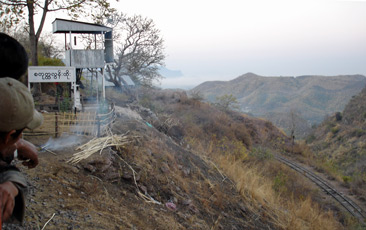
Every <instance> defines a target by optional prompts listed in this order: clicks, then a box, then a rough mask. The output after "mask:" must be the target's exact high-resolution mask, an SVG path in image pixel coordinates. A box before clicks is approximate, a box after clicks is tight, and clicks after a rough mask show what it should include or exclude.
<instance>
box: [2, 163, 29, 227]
mask: <svg viewBox="0 0 366 230" xmlns="http://www.w3.org/2000/svg"><path fill="white" fill-rule="evenodd" d="M6 181H11V182H13V183H14V184H15V186H16V187H17V188H18V195H17V196H16V197H15V205H14V210H13V214H12V216H11V218H10V220H9V222H13V221H14V219H15V220H17V221H19V222H20V223H23V220H24V214H25V194H26V192H27V181H26V180H25V177H24V176H23V174H22V173H21V172H20V171H19V170H18V169H17V168H16V167H14V166H11V165H9V164H7V163H5V162H3V161H0V184H2V183H4V182H6ZM7 222H8V221H7Z"/></svg>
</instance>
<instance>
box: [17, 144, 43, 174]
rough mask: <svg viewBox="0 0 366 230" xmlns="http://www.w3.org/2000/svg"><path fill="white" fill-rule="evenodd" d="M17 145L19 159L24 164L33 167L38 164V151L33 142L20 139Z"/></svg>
mask: <svg viewBox="0 0 366 230" xmlns="http://www.w3.org/2000/svg"><path fill="white" fill-rule="evenodd" d="M15 146H16V149H17V150H18V159H19V160H22V161H23V163H22V164H23V165H24V166H27V167H28V168H30V169H31V168H34V167H36V166H37V165H38V151H37V148H36V147H35V146H34V145H33V144H32V143H30V142H28V141H26V140H24V139H20V140H19V141H17V143H15Z"/></svg>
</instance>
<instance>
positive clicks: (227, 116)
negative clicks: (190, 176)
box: [140, 90, 344, 229]
mask: <svg viewBox="0 0 366 230" xmlns="http://www.w3.org/2000/svg"><path fill="white" fill-rule="evenodd" d="M140 98H150V100H149V103H148V104H147V101H146V100H143V101H142V102H143V104H144V106H148V107H149V108H150V109H151V110H152V111H154V112H155V113H156V114H157V117H156V118H151V117H147V118H150V121H149V122H150V123H151V124H153V125H154V126H155V127H156V128H157V129H159V130H163V131H164V132H165V133H166V134H167V135H169V136H171V137H172V138H174V139H175V140H176V142H178V143H180V144H181V145H183V146H186V148H188V149H190V150H192V151H194V152H195V153H196V154H197V155H198V156H200V157H202V158H205V159H207V160H209V161H210V162H211V163H212V164H214V165H215V167H217V168H218V170H220V171H221V172H222V176H223V180H230V181H231V183H232V184H233V186H235V187H236V190H237V191H238V192H239V193H240V194H241V195H242V197H243V198H244V199H245V200H246V202H247V204H248V205H249V207H250V209H251V211H252V212H254V213H256V214H257V215H258V216H262V217H265V218H266V219H267V220H268V221H270V222H271V223H272V224H273V225H274V226H276V228H280V229H341V228H343V227H344V226H343V227H342V225H341V224H340V222H338V221H337V219H336V218H335V216H334V215H335V214H334V213H333V212H332V211H331V210H329V207H326V206H323V205H322V204H320V203H317V202H315V200H318V199H317V196H318V191H317V190H316V189H314V188H313V187H312V186H311V185H309V182H308V181H306V180H304V179H303V178H302V177H301V176H300V175H297V174H296V173H293V171H291V169H289V168H288V167H286V166H283V165H281V164H280V163H278V162H277V161H275V160H274V159H273V155H274V154H278V153H285V154H290V153H295V154H296V153H301V152H302V151H303V149H302V148H301V146H299V145H295V146H293V145H292V140H291V139H290V138H288V137H287V136H286V135H285V134H284V133H283V132H282V131H280V130H278V129H277V128H276V127H275V126H273V125H272V124H271V123H270V122H268V121H265V120H262V119H256V118H251V117H248V116H245V115H242V114H240V113H237V112H233V111H223V110H220V109H217V108H215V107H214V106H211V105H210V104H208V103H203V102H201V101H200V100H197V99H196V98H192V99H191V98H189V97H187V95H186V94H185V93H184V92H175V91H159V90H157V91H154V90H151V91H145V92H144V94H143V95H140ZM167 120H170V122H162V121H167Z"/></svg>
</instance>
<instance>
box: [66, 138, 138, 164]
mask: <svg viewBox="0 0 366 230" xmlns="http://www.w3.org/2000/svg"><path fill="white" fill-rule="evenodd" d="M131 141H132V140H131V139H130V138H129V137H128V136H127V133H125V134H122V135H114V134H112V133H110V134H109V135H108V136H105V137H100V138H94V139H92V140H90V141H89V142H87V143H86V144H84V145H81V146H79V147H77V148H76V150H80V151H79V152H77V153H74V154H73V155H72V157H71V158H70V159H69V160H68V161H67V162H68V163H71V164H77V163H79V162H80V161H81V160H84V159H87V158H89V157H90V156H91V155H93V154H94V153H97V152H99V154H102V151H103V149H105V148H108V147H116V148H117V149H120V148H122V147H123V146H126V145H127V144H129V143H131Z"/></svg>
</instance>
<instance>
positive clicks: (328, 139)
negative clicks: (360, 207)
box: [307, 88, 366, 204]
mask: <svg viewBox="0 0 366 230" xmlns="http://www.w3.org/2000/svg"><path fill="white" fill-rule="evenodd" d="M307 142H308V143H309V144H310V145H311V147H312V149H313V151H314V153H315V154H316V155H315V156H316V160H317V161H318V164H319V165H320V167H321V168H323V169H324V170H327V171H329V173H331V174H333V176H334V177H335V178H337V179H338V180H340V181H342V182H343V183H344V185H345V186H347V187H350V188H351V189H352V191H353V192H354V194H355V195H356V196H358V198H359V199H360V200H361V201H363V202H364V204H366V88H364V89H363V90H362V91H361V93H360V94H358V95H357V96H354V97H353V98H352V99H351V101H350V102H349V103H348V104H347V105H346V107H345V109H344V110H343V112H342V113H341V112H338V113H335V114H334V115H333V116H330V117H328V118H327V119H325V120H324V121H323V123H322V124H321V125H320V126H319V127H318V128H317V129H316V131H315V132H314V133H313V134H312V135H311V136H309V137H308V141H307Z"/></svg>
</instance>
